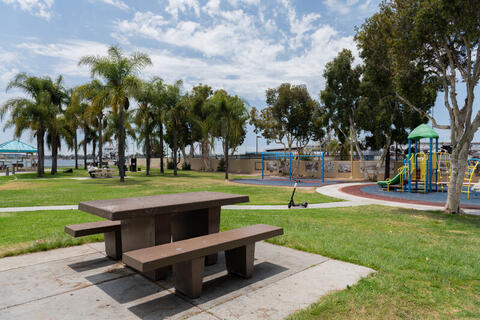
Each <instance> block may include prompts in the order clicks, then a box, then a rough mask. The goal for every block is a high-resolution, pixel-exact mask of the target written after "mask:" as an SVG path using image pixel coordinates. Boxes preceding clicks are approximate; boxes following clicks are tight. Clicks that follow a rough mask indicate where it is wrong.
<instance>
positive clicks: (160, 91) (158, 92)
mask: <svg viewBox="0 0 480 320" xmlns="http://www.w3.org/2000/svg"><path fill="white" fill-rule="evenodd" d="M151 84H152V87H153V102H152V104H153V111H154V119H155V123H156V126H155V128H154V129H155V131H154V132H155V133H156V135H158V137H159V139H160V145H159V146H158V147H159V149H160V172H161V173H164V172H165V169H164V164H163V159H164V150H163V149H164V146H163V141H164V136H163V124H164V118H165V84H164V83H163V81H162V79H160V78H154V79H153V80H152V81H151Z"/></svg>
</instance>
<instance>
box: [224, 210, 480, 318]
mask: <svg viewBox="0 0 480 320" xmlns="http://www.w3.org/2000/svg"><path fill="white" fill-rule="evenodd" d="M254 223H267V224H273V225H278V226H283V227H284V229H285V235H284V236H282V237H278V238H275V239H274V240H273V241H272V242H274V243H277V244H280V245H284V246H288V247H292V248H296V249H300V250H305V251H309V252H313V253H317V254H321V255H325V256H328V257H332V258H335V259H339V260H343V261H349V262H352V263H356V264H360V265H364V266H368V267H371V268H373V269H375V270H377V271H378V272H377V273H376V274H375V275H373V276H370V277H368V278H366V279H363V280H361V281H360V282H359V283H358V284H357V285H355V286H353V287H352V288H350V289H349V290H344V291H342V292H339V293H335V294H331V295H329V296H327V297H325V298H324V299H321V300H320V301H319V302H318V303H316V304H313V305H312V306H311V307H310V308H308V309H306V310H303V311H301V312H298V313H296V314H294V315H292V316H291V317H290V318H291V319H302V320H306V319H378V318H381V319H396V318H406V319H425V318H444V319H450V318H453V317H460V318H479V317H480V264H479V258H480V231H479V227H480V217H472V216H447V215H444V214H442V213H439V212H419V211H414V210H405V209H400V208H386V207H378V206H366V207H357V208H335V209H333V208H332V209H324V210H302V211H288V212H280V211H278V212H263V211H262V212H260V211H256V212H245V213H238V212H229V213H227V214H226V215H224V216H223V217H222V226H223V229H229V228H235V227H239V226H242V225H249V224H254Z"/></svg>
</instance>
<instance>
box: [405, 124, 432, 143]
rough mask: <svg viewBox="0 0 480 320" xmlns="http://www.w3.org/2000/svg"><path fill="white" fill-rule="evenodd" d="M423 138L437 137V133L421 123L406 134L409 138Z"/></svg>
mask: <svg viewBox="0 0 480 320" xmlns="http://www.w3.org/2000/svg"><path fill="white" fill-rule="evenodd" d="M423 138H434V139H435V138H438V133H436V132H435V130H433V129H432V128H430V127H429V126H427V125H426V124H421V125H419V126H418V127H416V128H415V129H413V131H412V132H410V134H409V135H408V139H410V140H420V139H423Z"/></svg>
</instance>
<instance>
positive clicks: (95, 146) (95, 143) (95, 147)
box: [92, 139, 97, 162]
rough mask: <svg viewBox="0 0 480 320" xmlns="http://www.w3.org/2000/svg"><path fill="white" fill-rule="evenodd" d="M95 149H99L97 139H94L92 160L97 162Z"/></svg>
mask: <svg viewBox="0 0 480 320" xmlns="http://www.w3.org/2000/svg"><path fill="white" fill-rule="evenodd" d="M95 151H97V139H93V140H92V162H95Z"/></svg>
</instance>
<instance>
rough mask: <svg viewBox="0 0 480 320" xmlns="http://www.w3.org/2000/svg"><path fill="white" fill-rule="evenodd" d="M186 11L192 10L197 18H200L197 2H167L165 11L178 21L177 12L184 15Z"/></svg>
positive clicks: (182, 0)
mask: <svg viewBox="0 0 480 320" xmlns="http://www.w3.org/2000/svg"><path fill="white" fill-rule="evenodd" d="M188 9H192V10H193V11H194V12H195V14H196V16H197V17H198V16H200V5H199V3H198V1H197V0H168V5H167V7H166V8H165V11H166V12H168V13H170V14H171V15H172V16H173V17H174V18H175V19H178V14H179V12H182V13H184V12H185V11H187V10H188Z"/></svg>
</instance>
